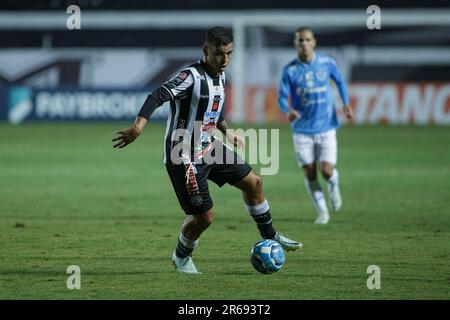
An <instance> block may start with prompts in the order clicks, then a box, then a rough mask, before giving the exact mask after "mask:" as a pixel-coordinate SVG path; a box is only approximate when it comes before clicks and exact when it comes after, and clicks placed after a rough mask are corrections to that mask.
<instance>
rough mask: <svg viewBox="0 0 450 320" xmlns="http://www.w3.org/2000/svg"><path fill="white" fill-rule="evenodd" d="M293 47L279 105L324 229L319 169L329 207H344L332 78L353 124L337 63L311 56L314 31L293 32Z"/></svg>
mask: <svg viewBox="0 0 450 320" xmlns="http://www.w3.org/2000/svg"><path fill="white" fill-rule="evenodd" d="M294 46H295V48H296V49H297V53H298V57H297V58H295V59H294V60H292V61H291V62H290V63H289V64H287V65H286V66H285V68H284V69H283V75H282V79H281V83H280V86H279V90H278V104H279V106H280V109H281V111H282V112H284V113H285V114H286V116H287V118H288V119H289V121H290V122H291V128H292V132H293V142H294V148H295V153H296V155H297V160H298V163H299V165H300V166H301V167H303V171H304V174H305V185H306V189H307V190H308V194H309V196H310V198H311V200H312V202H313V204H314V207H315V209H316V211H317V219H316V221H315V222H316V223H317V224H326V223H328V221H329V218H330V215H329V212H328V207H327V204H326V202H325V197H324V194H323V191H322V188H321V187H320V184H319V182H318V177H317V164H318V165H319V168H320V172H321V173H322V176H323V177H324V179H325V180H326V181H327V189H328V194H329V198H330V204H331V208H332V209H333V211H338V210H339V209H340V207H341V205H342V198H341V194H340V190H339V173H338V171H337V169H336V162H337V140H336V129H337V128H338V127H339V122H338V118H337V114H336V109H335V106H334V99H333V91H332V88H331V86H330V79H331V80H333V81H334V82H335V83H336V85H337V88H338V90H339V94H340V96H341V99H342V101H343V103H344V113H345V115H346V117H347V119H349V120H351V119H352V117H353V111H352V109H350V107H349V98H348V94H347V87H346V84H345V82H344V80H343V79H342V76H341V73H340V72H339V70H338V68H337V66H336V62H335V61H334V59H333V58H331V57H329V56H326V55H322V54H319V53H317V52H315V51H314V49H315V47H316V39H315V38H314V32H313V30H311V29H310V28H308V27H302V28H299V29H298V30H297V31H296V32H295V38H294ZM289 101H290V103H289Z"/></svg>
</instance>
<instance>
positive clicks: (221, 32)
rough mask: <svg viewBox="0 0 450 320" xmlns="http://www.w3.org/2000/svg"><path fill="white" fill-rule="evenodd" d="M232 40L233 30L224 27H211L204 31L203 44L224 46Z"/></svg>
mask: <svg viewBox="0 0 450 320" xmlns="http://www.w3.org/2000/svg"><path fill="white" fill-rule="evenodd" d="M232 42H233V32H232V31H231V29H229V28H225V27H219V26H217V27H213V28H211V29H209V30H208V31H207V32H206V36H205V44H211V45H213V46H215V47H219V46H226V45H228V44H230V43H232Z"/></svg>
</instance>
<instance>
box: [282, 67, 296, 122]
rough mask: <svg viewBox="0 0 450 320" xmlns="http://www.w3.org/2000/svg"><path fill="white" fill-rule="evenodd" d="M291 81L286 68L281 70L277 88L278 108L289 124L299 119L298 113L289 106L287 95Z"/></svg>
mask: <svg viewBox="0 0 450 320" xmlns="http://www.w3.org/2000/svg"><path fill="white" fill-rule="evenodd" d="M291 85H292V84H291V80H290V77H289V73H288V67H286V68H284V69H283V75H282V77H281V81H280V85H279V87H278V106H279V107H280V109H281V112H283V113H284V114H285V115H286V117H287V118H288V119H289V121H290V122H292V121H294V120H297V119H300V113H299V112H298V111H297V110H295V109H293V108H291V107H290V106H289V95H290V92H291Z"/></svg>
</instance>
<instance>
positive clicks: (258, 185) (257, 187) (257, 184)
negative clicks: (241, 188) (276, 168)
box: [252, 175, 263, 193]
mask: <svg viewBox="0 0 450 320" xmlns="http://www.w3.org/2000/svg"><path fill="white" fill-rule="evenodd" d="M255 176H256V178H255V181H254V183H253V190H252V191H253V192H254V193H259V192H261V191H262V186H263V179H262V177H260V176H258V175H255Z"/></svg>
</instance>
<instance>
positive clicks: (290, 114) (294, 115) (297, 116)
mask: <svg viewBox="0 0 450 320" xmlns="http://www.w3.org/2000/svg"><path fill="white" fill-rule="evenodd" d="M287 117H288V119H289V122H294V121H295V120H298V119H300V113H299V112H298V111H297V110H294V109H289V111H288V113H287Z"/></svg>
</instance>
